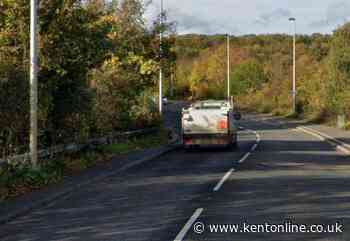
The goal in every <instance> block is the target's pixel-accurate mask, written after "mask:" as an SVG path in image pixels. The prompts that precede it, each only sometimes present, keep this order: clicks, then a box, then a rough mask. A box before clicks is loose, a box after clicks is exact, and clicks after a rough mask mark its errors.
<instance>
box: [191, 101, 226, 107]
mask: <svg viewBox="0 0 350 241" xmlns="http://www.w3.org/2000/svg"><path fill="white" fill-rule="evenodd" d="M229 106H230V104H229V102H228V101H226V100H204V101H197V102H195V103H194V104H193V107H194V108H195V109H220V108H221V107H229Z"/></svg>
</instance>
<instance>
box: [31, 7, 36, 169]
mask: <svg viewBox="0 0 350 241" xmlns="http://www.w3.org/2000/svg"><path fill="white" fill-rule="evenodd" d="M37 11H38V5H37V0H30V136H29V139H30V143H29V149H30V158H31V163H32V166H33V168H38V63H37V62H38V51H37V32H38V30H37V27H38V23H37V21H38V20H37Z"/></svg>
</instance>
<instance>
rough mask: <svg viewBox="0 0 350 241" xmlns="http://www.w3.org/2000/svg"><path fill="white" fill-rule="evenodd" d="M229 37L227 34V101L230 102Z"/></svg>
mask: <svg viewBox="0 0 350 241" xmlns="http://www.w3.org/2000/svg"><path fill="white" fill-rule="evenodd" d="M230 88H231V86H230V35H229V34H227V99H228V100H229V101H230V95H231V89H230Z"/></svg>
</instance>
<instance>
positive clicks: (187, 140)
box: [185, 139, 193, 145]
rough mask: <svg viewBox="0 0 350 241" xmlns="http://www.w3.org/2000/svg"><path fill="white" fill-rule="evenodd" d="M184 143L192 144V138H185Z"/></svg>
mask: <svg viewBox="0 0 350 241" xmlns="http://www.w3.org/2000/svg"><path fill="white" fill-rule="evenodd" d="M185 144H186V145H192V144H193V141H192V139H185Z"/></svg>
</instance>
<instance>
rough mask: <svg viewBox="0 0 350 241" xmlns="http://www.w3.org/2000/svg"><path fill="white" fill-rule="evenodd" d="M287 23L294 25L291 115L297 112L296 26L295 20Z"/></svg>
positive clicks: (290, 19)
mask: <svg viewBox="0 0 350 241" xmlns="http://www.w3.org/2000/svg"><path fill="white" fill-rule="evenodd" d="M289 21H291V22H293V23H294V35H293V92H292V95H293V113H296V112H297V100H296V98H297V91H296V60H295V59H296V46H295V45H296V32H297V24H296V18H289Z"/></svg>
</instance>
